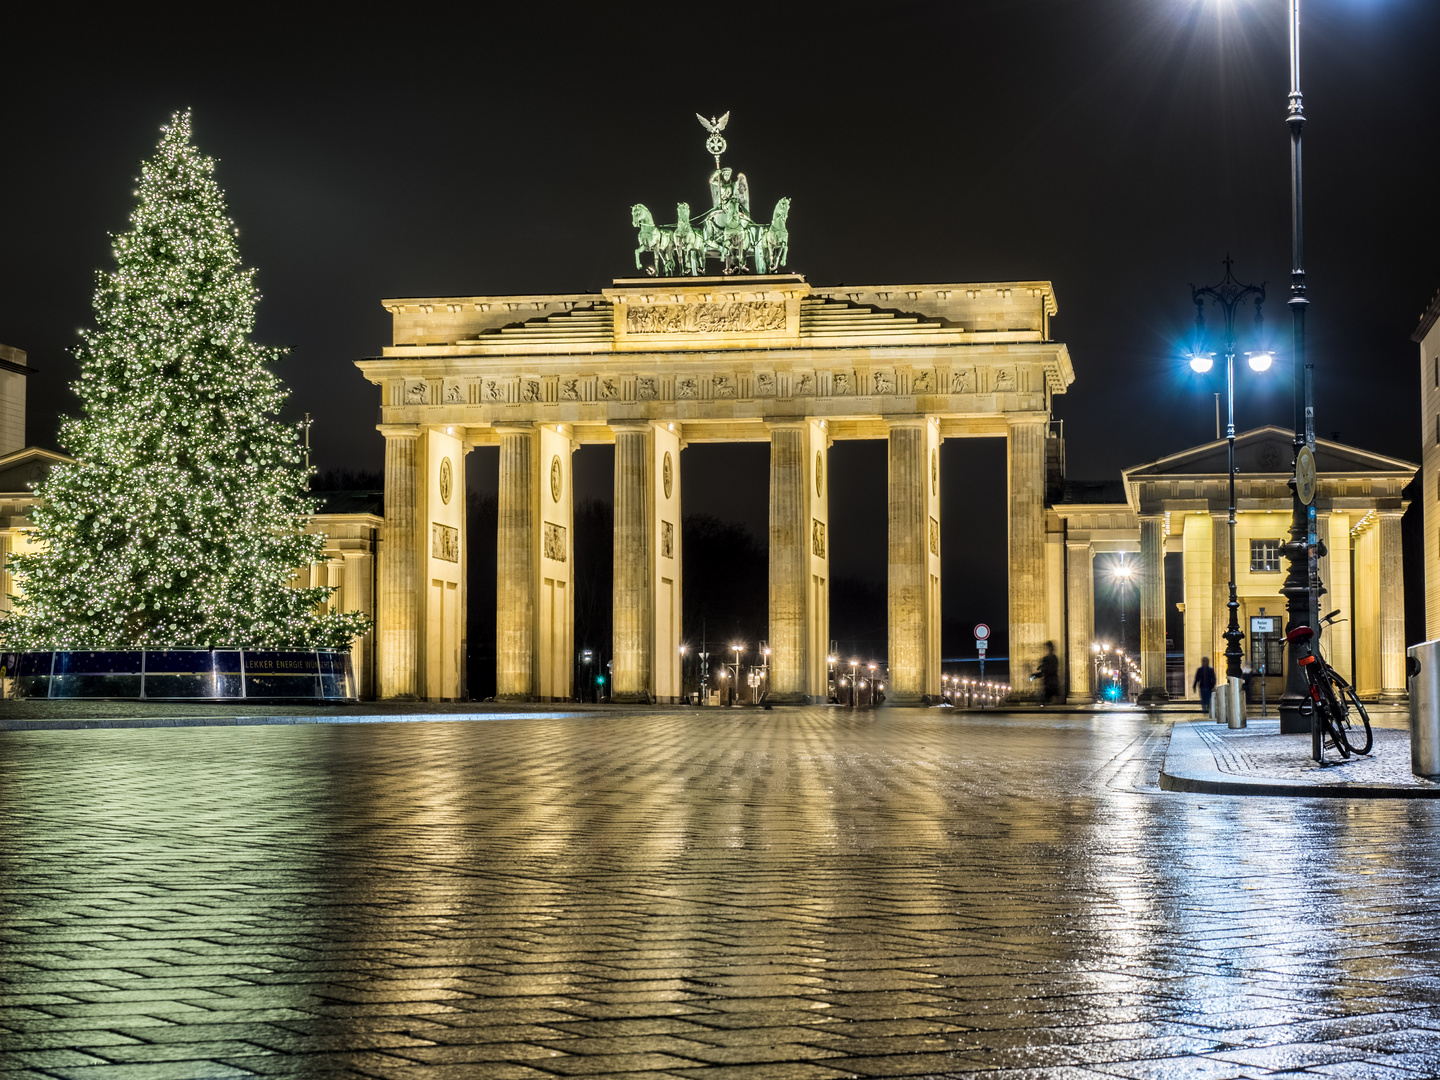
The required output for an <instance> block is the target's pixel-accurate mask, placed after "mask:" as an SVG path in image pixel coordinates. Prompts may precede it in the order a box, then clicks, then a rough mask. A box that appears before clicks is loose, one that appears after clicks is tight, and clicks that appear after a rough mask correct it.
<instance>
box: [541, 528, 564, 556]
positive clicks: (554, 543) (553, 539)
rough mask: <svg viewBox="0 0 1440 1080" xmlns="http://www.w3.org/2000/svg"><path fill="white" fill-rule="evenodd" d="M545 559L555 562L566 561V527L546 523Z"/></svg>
mask: <svg viewBox="0 0 1440 1080" xmlns="http://www.w3.org/2000/svg"><path fill="white" fill-rule="evenodd" d="M544 553H545V558H547V559H550V560H552V561H553V562H564V561H565V526H564V525H556V524H555V523H554V522H553V521H547V522H545V548H544Z"/></svg>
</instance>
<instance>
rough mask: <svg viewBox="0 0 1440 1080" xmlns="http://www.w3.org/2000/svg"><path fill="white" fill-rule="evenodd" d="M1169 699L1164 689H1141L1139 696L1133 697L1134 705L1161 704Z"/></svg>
mask: <svg viewBox="0 0 1440 1080" xmlns="http://www.w3.org/2000/svg"><path fill="white" fill-rule="evenodd" d="M1169 700H1170V695H1169V694H1167V693H1166V692H1165V691H1164V690H1141V691H1140V696H1139V697H1137V698H1136V699H1135V704H1136V705H1163V704H1164V703H1165V702H1167V701H1169Z"/></svg>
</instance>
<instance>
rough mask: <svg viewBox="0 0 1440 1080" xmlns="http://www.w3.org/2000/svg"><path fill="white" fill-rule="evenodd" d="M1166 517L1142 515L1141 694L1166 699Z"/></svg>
mask: <svg viewBox="0 0 1440 1080" xmlns="http://www.w3.org/2000/svg"><path fill="white" fill-rule="evenodd" d="M1169 697H1170V695H1169V694H1168V693H1167V692H1166V690H1165V516H1164V515H1163V514H1141V515H1140V697H1139V699H1138V700H1139V701H1141V702H1151V701H1166V700H1168V699H1169Z"/></svg>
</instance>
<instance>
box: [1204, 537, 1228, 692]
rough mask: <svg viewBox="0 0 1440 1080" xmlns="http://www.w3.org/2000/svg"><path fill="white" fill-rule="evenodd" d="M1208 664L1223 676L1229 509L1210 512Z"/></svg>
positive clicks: (1226, 624)
mask: <svg viewBox="0 0 1440 1080" xmlns="http://www.w3.org/2000/svg"><path fill="white" fill-rule="evenodd" d="M1210 548H1211V556H1212V558H1211V561H1210V595H1211V597H1212V599H1211V601H1210V626H1211V630H1210V648H1209V650H1208V655H1209V657H1210V664H1211V666H1212V667H1214V668H1215V670H1216V671H1217V672H1218V673H1219V674H1218V677H1219V678H1222V679H1223V678H1224V677H1225V649H1226V648H1227V644H1228V643H1227V642H1226V641H1225V631H1226V629H1227V628H1228V627H1229V625H1230V609H1229V608H1228V607H1227V606H1226V605H1227V604H1229V603H1230V512H1229V511H1228V510H1218V511H1211V513H1210Z"/></svg>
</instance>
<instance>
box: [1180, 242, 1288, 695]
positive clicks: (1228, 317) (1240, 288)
mask: <svg viewBox="0 0 1440 1080" xmlns="http://www.w3.org/2000/svg"><path fill="white" fill-rule="evenodd" d="M1231 266H1232V260H1231V258H1230V256H1229V255H1226V256H1225V277H1224V278H1223V279H1222V280H1221V281H1220V283H1219V284H1218V285H1206V286H1204V287H1202V288H1196V287H1195V286H1194V285H1191V286H1190V298H1191V299H1192V300H1194V302H1195V332H1196V339H1197V340H1196V345H1195V351H1194V352H1193V353H1192V354H1191V356H1190V367H1191V368H1192V369H1194V370H1195V371H1197V372H1201V373H1203V372H1206V371H1209V370H1210V368H1211V367H1212V366H1213V359H1212V357H1211V354H1209V353H1207V352H1204V351H1203V345H1202V341H1203V338H1204V333H1205V302H1206V301H1207V300H1208V301H1209V302H1210V304H1211V306H1217V305H1218V306H1219V308H1220V311H1221V312H1222V313H1223V315H1224V317H1225V340H1224V342H1223V345H1224V349H1225V401H1226V424H1225V442H1226V451H1227V457H1226V462H1227V466H1228V473H1229V481H1230V517H1229V525H1230V600H1229V602H1228V603H1227V604H1226V605H1225V606H1226V607H1227V608H1229V609H1230V623H1229V626H1228V627H1226V630H1225V641H1226V643H1227V644H1226V646H1225V678H1226V679H1238V678H1239V677H1240V658H1241V656H1242V655H1243V654H1242V653H1241V651H1240V639H1241V638H1243V637H1244V636H1245V635H1244V634H1242V633H1241V632H1240V601H1239V600H1238V599H1237V598H1236V596H1235V309H1236V308H1238V307H1239V306H1240V305H1241V304H1242V303H1244V302H1245V301H1246V300H1248V299H1251V298H1253V299H1254V301H1255V327H1256V331H1257V336H1258V332H1259V328H1260V327H1261V326H1262V325H1263V320H1264V316H1263V315H1262V314H1261V311H1260V305H1261V304H1263V303H1264V302H1265V283H1264V282H1261V283H1260V284H1259V285H1245V284H1242V283H1241V282H1238V281H1236V280H1235V278H1234V276H1233V275H1232V274H1231ZM1246 355H1247V356H1248V357H1249V359H1250V367H1251V368H1252V369H1254V370H1255V371H1264V370H1266V369H1267V368H1269V367H1270V361H1271V360H1272V357H1271V355H1270V353H1268V352H1252V353H1247V354H1246Z"/></svg>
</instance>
